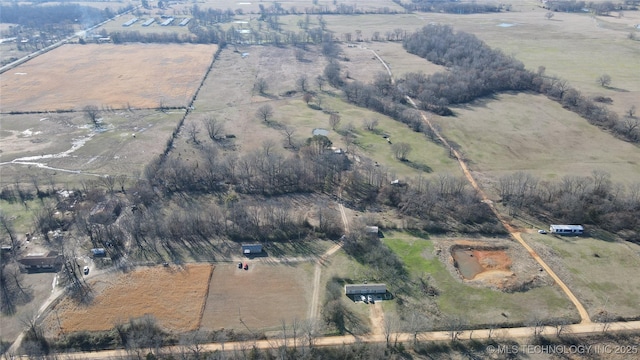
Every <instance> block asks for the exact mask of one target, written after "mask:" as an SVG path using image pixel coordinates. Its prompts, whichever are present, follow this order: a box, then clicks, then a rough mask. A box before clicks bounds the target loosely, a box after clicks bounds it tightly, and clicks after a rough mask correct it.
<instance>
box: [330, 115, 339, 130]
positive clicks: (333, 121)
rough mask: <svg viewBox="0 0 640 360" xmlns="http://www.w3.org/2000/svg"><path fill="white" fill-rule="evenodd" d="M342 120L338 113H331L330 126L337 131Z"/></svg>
mask: <svg viewBox="0 0 640 360" xmlns="http://www.w3.org/2000/svg"><path fill="white" fill-rule="evenodd" d="M340 120H341V119H340V115H338V113H331V115H329V125H330V126H331V128H332V129H333V130H335V129H336V127H337V126H338V124H340Z"/></svg>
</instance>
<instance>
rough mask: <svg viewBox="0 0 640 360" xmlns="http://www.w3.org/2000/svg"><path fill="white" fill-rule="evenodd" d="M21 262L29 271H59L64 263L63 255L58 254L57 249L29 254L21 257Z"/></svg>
mask: <svg viewBox="0 0 640 360" xmlns="http://www.w3.org/2000/svg"><path fill="white" fill-rule="evenodd" d="M19 263H20V266H21V267H22V268H23V269H25V270H26V271H28V272H57V271H58V270H60V266H61V265H62V255H58V252H57V251H49V252H48V253H46V254H45V253H42V254H28V255H27V256H25V257H23V258H22V259H20V260H19Z"/></svg>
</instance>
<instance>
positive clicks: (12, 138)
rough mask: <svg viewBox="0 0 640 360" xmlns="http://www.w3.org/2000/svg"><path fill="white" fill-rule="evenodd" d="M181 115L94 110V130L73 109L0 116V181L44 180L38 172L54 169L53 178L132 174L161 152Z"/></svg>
mask: <svg viewBox="0 0 640 360" xmlns="http://www.w3.org/2000/svg"><path fill="white" fill-rule="evenodd" d="M183 114H184V112H183V111H182V110H173V111H168V112H167V113H164V112H160V111H155V110H134V111H126V110H118V111H113V112H112V111H105V112H101V113H100V117H101V118H102V119H103V120H102V124H103V126H102V128H101V129H99V130H96V129H94V128H93V126H91V125H89V124H88V120H87V119H86V118H85V117H84V114H83V113H77V112H76V113H63V114H57V113H50V114H37V115H34V114H21V115H3V116H2V121H1V122H0V124H1V125H2V131H1V132H0V140H2V141H1V142H0V144H1V145H0V150H2V153H1V154H0V156H1V157H0V159H2V162H1V163H0V169H1V170H0V171H2V174H3V176H2V178H3V183H5V182H6V183H10V182H12V181H14V180H13V179H20V178H22V181H27V179H26V177H28V176H31V175H36V176H37V177H39V178H40V181H41V182H45V181H47V177H43V176H42V175H44V174H50V175H52V174H56V182H57V183H61V182H66V181H67V180H68V179H65V178H64V177H65V176H66V175H65V174H67V173H88V174H99V175H105V174H109V175H112V176H115V175H127V176H133V175H135V174H136V173H140V172H142V170H143V169H144V166H145V165H146V164H147V163H148V162H149V161H150V160H151V159H153V158H155V157H156V156H158V155H159V154H161V153H162V152H163V151H164V148H165V146H166V141H167V139H169V137H170V136H171V131H172V130H173V129H174V128H175V126H176V124H177V122H178V121H179V119H180V117H181V116H183ZM12 175H15V176H16V177H14V176H12ZM5 179H6V180H5ZM76 181H77V179H76Z"/></svg>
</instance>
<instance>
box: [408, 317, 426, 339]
mask: <svg viewBox="0 0 640 360" xmlns="http://www.w3.org/2000/svg"><path fill="white" fill-rule="evenodd" d="M428 327H429V320H428V319H427V317H426V316H425V315H424V314H423V313H422V312H421V311H418V310H414V311H412V312H411V314H410V315H409V322H408V324H407V330H408V331H409V332H411V334H413V344H414V345H415V344H417V343H418V334H419V333H421V332H423V331H426V330H427V329H428Z"/></svg>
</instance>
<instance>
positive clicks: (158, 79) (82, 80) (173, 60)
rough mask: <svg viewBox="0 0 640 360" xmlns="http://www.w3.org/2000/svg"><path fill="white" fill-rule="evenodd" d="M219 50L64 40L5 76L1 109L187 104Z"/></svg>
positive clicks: (22, 109) (182, 46)
mask: <svg viewBox="0 0 640 360" xmlns="http://www.w3.org/2000/svg"><path fill="white" fill-rule="evenodd" d="M216 50H217V47H216V46H215V45H192V44H129V45H113V44H102V45H64V46H61V47H59V48H57V49H55V50H52V51H51V52H49V53H47V54H44V55H42V56H38V57H37V58H35V59H33V60H30V61H28V62H26V63H24V64H22V65H20V66H18V67H17V68H15V69H13V70H10V71H7V72H5V73H4V74H2V75H1V76H0V84H1V85H0V92H2V111H3V112H10V111H47V110H49V111H53V110H59V109H66V110H68V109H75V110H78V109H82V108H83V107H84V106H85V105H96V106H99V107H102V106H110V107H115V108H123V107H127V106H132V107H136V108H152V107H158V106H160V104H163V105H165V106H186V105H187V104H188V100H189V99H190V98H191V97H192V96H193V94H194V93H195V91H196V89H197V87H198V85H199V84H200V82H201V80H202V77H203V76H204V74H205V72H206V69H207V67H208V66H209V64H210V63H211V59H212V57H213V55H214V54H215V52H216ZM25 94H28V96H25Z"/></svg>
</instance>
